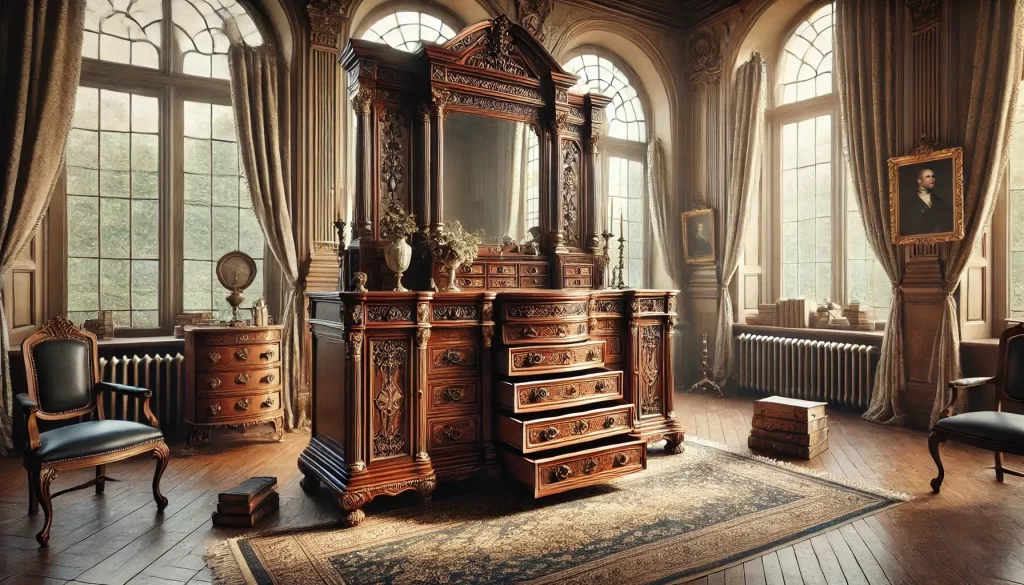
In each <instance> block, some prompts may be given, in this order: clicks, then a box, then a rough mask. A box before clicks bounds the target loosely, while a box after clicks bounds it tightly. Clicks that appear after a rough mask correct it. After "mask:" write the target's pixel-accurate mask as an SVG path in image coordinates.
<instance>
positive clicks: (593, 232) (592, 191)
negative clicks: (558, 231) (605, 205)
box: [581, 131, 601, 254]
mask: <svg viewBox="0 0 1024 585" xmlns="http://www.w3.org/2000/svg"><path fill="white" fill-rule="evenodd" d="M594 132H595V133H594V134H593V135H592V136H591V137H590V139H588V140H587V141H586V143H585V144H584V152H586V157H587V164H585V165H584V168H586V169H587V171H586V172H587V174H586V181H585V183H584V184H585V185H586V191H584V193H583V200H584V201H586V202H587V204H586V209H587V216H586V217H585V218H584V226H583V229H582V230H581V231H582V232H583V233H584V234H586V240H585V241H584V243H583V245H584V246H585V247H586V248H587V250H588V251H589V252H591V253H592V254H600V253H601V240H600V238H599V234H598V231H597V226H598V223H599V220H598V215H597V212H598V207H599V205H598V201H597V193H598V191H597V182H598V181H599V180H600V177H598V176H597V165H598V156H597V153H598V148H599V147H600V143H601V135H600V134H597V133H596V131H594Z"/></svg>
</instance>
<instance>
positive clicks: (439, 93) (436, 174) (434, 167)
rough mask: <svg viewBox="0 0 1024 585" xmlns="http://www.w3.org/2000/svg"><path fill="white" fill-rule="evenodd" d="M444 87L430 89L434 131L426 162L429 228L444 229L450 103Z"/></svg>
mask: <svg viewBox="0 0 1024 585" xmlns="http://www.w3.org/2000/svg"><path fill="white" fill-rule="evenodd" d="M451 99H452V96H451V93H450V92H449V91H448V90H446V89H433V90H431V95H430V100H431V108H430V114H431V119H432V122H433V128H434V132H433V133H432V134H431V135H430V149H429V154H428V158H429V161H428V164H429V165H430V191H429V195H428V199H429V200H430V222H431V223H430V229H431V230H435V231H436V230H442V229H444V116H445V111H444V108H445V106H447V105H448V104H449V103H451Z"/></svg>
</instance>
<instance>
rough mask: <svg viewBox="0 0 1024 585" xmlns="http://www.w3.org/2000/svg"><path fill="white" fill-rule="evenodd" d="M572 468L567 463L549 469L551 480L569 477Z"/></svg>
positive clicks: (561, 479)
mask: <svg viewBox="0 0 1024 585" xmlns="http://www.w3.org/2000/svg"><path fill="white" fill-rule="evenodd" d="M571 475H572V469H570V468H569V466H568V465H559V466H558V467H555V468H554V469H552V470H551V481H563V480H566V479H569V476H571Z"/></svg>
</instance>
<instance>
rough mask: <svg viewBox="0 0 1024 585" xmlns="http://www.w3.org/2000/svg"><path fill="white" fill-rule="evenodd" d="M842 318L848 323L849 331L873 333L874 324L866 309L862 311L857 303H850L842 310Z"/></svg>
mask: <svg viewBox="0 0 1024 585" xmlns="http://www.w3.org/2000/svg"><path fill="white" fill-rule="evenodd" d="M843 317H846V319H847V320H848V321H849V322H850V329H853V330H854V331H874V330H875V322H874V321H872V320H871V315H870V314H869V313H868V310H867V309H862V308H861V306H860V304H859V303H851V304H850V305H849V306H847V307H846V308H845V309H843Z"/></svg>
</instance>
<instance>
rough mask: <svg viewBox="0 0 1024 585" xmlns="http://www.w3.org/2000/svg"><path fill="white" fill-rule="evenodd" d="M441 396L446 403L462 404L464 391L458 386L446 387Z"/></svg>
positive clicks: (464, 396) (464, 395)
mask: <svg viewBox="0 0 1024 585" xmlns="http://www.w3.org/2000/svg"><path fill="white" fill-rule="evenodd" d="M443 394H444V399H445V400H447V401H448V402H462V401H463V400H465V398H466V391H465V390H464V389H462V388H460V387H458V386H448V387H447V388H445V389H444V392H443Z"/></svg>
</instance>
